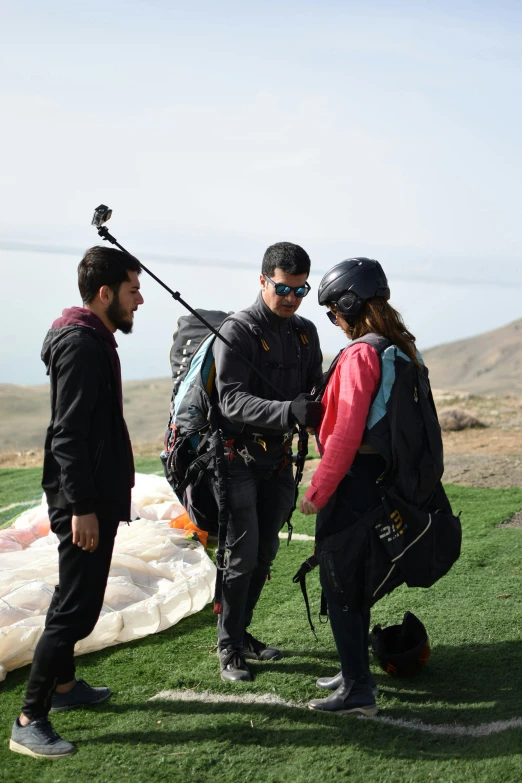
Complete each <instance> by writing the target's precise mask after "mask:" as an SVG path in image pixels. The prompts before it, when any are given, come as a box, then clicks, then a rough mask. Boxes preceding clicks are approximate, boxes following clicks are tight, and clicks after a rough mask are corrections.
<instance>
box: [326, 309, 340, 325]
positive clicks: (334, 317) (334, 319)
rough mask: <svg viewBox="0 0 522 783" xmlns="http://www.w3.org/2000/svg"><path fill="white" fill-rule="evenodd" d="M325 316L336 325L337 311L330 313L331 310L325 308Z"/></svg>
mask: <svg viewBox="0 0 522 783" xmlns="http://www.w3.org/2000/svg"><path fill="white" fill-rule="evenodd" d="M326 317H327V318H329V319H330V321H331V322H332V323H333V325H334V326H337V313H332V311H331V310H327V312H326Z"/></svg>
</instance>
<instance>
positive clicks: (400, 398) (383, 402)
mask: <svg viewBox="0 0 522 783" xmlns="http://www.w3.org/2000/svg"><path fill="white" fill-rule="evenodd" d="M357 343H367V344H369V345H371V346H373V348H374V349H375V350H376V352H377V354H378V355H379V359H380V364H381V381H380V385H379V388H378V390H377V393H376V395H375V397H374V399H373V402H372V405H371V407H370V411H369V414H368V418H367V421H366V430H365V433H364V436H363V440H362V442H363V443H364V444H365V445H367V446H370V447H371V448H372V450H373V451H374V452H375V453H377V454H380V455H381V456H382V457H383V458H384V460H385V463H386V467H385V470H384V471H383V473H382V474H381V475H380V476H379V478H378V479H377V485H378V488H379V490H380V495H381V503H380V505H378V506H377V507H376V508H374V509H370V510H369V511H368V512H367V513H366V514H363V515H362V516H361V517H360V518H359V519H357V520H356V522H354V523H353V524H352V525H349V526H347V527H346V528H345V529H343V530H342V531H341V532H338V533H335V534H333V535H325V536H324V537H321V536H318V537H317V538H316V548H315V552H314V554H313V555H312V557H310V558H308V560H306V561H305V562H304V563H303V564H302V565H301V567H300V569H299V571H298V572H297V574H296V575H295V576H294V579H293V581H294V583H299V584H300V586H301V590H302V592H303V596H304V599H305V604H306V607H307V614H308V622H309V624H310V627H311V629H312V632H313V633H314V635H315V629H314V627H313V623H312V620H311V614H310V608H309V602H308V597H307V595H306V574H307V573H309V572H310V571H311V570H312V569H313V568H315V566H317V565H318V564H321V565H322V566H323V567H324V574H325V577H326V578H327V579H328V583H329V586H330V589H331V592H332V594H334V595H335V596H336V603H338V604H339V605H340V606H341V607H343V608H346V609H355V608H362V607H367V608H369V607H371V606H372V605H373V604H374V603H375V602H376V601H378V600H379V598H381V597H382V596H384V595H386V594H387V593H390V592H391V591H392V590H394V589H395V588H396V587H398V585H400V584H402V583H404V582H405V583H406V585H407V586H408V587H431V585H433V584H434V583H435V582H436V581H437V580H438V579H440V578H441V577H442V576H444V575H445V574H446V573H447V572H448V571H449V570H450V568H451V566H452V565H453V564H454V563H455V561H456V560H457V559H458V558H459V556H460V545H461V538H462V531H461V524H460V519H459V517H457V516H454V515H453V513H452V510H451V506H450V503H449V501H448V499H447V497H446V494H445V492H444V489H443V487H442V484H441V477H442V473H443V470H444V464H443V448H442V435H441V430H440V425H439V422H438V419H437V413H436V409H435V403H434V401H433V396H432V393H431V388H430V383H429V378H428V370H427V368H426V367H425V366H424V365H423V364H422V360H421V359H420V356H418V359H419V366H417V364H416V363H415V362H413V361H412V360H411V359H410V357H409V356H407V355H406V354H404V353H403V352H402V351H401V350H400V349H399V348H398V347H397V346H395V345H392V344H391V343H390V341H389V340H387V339H385V338H384V337H382V336H380V335H376V334H367V335H365V336H364V337H361V338H359V339H358V340H354V341H353V342H352V343H351V344H350V346H348V348H345V349H344V350H350V348H351V346H352V345H354V344H357ZM341 353H342V351H341ZM341 353H339V354H338V356H337V357H336V358H335V359H334V362H333V363H332V365H331V367H330V369H329V370H328V371H327V372H326V373H325V375H324V377H323V380H322V383H321V384H320V385H319V386H318V387H317V388H316V389H314V390H313V392H312V393H313V394H314V395H315V396H316V399H317V398H319V399H320V398H321V397H322V395H323V393H324V389H325V388H326V385H327V383H328V381H329V379H330V377H331V375H332V373H333V372H334V370H335V367H336V366H337V362H338V361H339V357H340V355H341ZM325 614H326V602H325V600H324V596H322V599H321V611H320V616H322V615H325Z"/></svg>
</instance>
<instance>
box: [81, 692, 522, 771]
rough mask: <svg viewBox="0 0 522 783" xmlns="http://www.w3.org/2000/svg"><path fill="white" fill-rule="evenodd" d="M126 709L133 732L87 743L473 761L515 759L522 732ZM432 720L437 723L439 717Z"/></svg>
mask: <svg viewBox="0 0 522 783" xmlns="http://www.w3.org/2000/svg"><path fill="white" fill-rule="evenodd" d="M127 710H131V711H133V712H134V713H135V715H136V719H135V728H134V729H133V730H132V731H129V732H126V731H124V732H121V731H110V732H108V733H106V734H104V735H103V736H98V737H94V738H92V739H91V740H89V744H92V743H94V744H99V745H109V746H110V745H111V744H113V743H116V744H123V745H139V746H140V747H143V748H144V746H149V747H152V748H157V749H158V751H159V750H160V749H162V748H165V746H178V747H183V748H188V747H190V744H191V743H196V744H197V743H199V742H201V740H202V738H204V742H205V743H211V744H212V745H213V746H214V748H215V751H216V752H217V751H218V750H219V747H220V746H226V747H227V749H228V751H231V750H232V748H233V746H238V747H248V746H252V747H263V748H274V749H276V748H287V749H288V751H289V753H291V752H292V751H295V750H299V749H303V750H304V749H313V748H316V749H319V748H325V747H326V748H332V750H334V749H335V751H336V752H338V751H339V750H340V749H341V750H342V747H343V745H346V746H348V745H351V746H356V747H359V748H361V749H365V750H366V751H367V752H370V753H371V754H372V755H375V756H378V757H380V758H382V757H389V758H393V759H397V758H400V759H413V760H416V761H418V760H419V759H420V758H423V759H431V760H435V759H436V760H448V759H468V760H472V759H473V760H478V759H488V758H496V757H503V756H506V757H507V756H513V755H518V754H519V753H520V729H516V728H513V729H509V730H507V731H504V732H501V733H498V734H494V735H491V736H487V737H480V738H476V737H462V736H446V735H445V736H431V735H428V734H426V733H423V732H420V731H417V730H413V729H407V728H404V727H396V726H390V725H387V724H383V723H380V722H379V721H378V720H372V719H358V718H356V717H352V716H341V715H324V714H321V713H319V712H313V711H311V710H307V709H303V708H291V707H279V706H269V705H262V704H234V703H229V704H226V703H212V702H207V703H202V702H183V701H172V702H169V701H153V702H147V703H145V704H129V705H126V707H123V706H117V707H115V709H114V713H115V714H122V713H125V712H126V711H127ZM386 714H388V712H386ZM432 717H434V716H433V715H432ZM436 717H437V718H439V719H440V718H441V716H440V715H439V714H437V715H436ZM160 719H161V722H162V724H163V725H162V727H161V728H159V727H157V726H155V727H154V728H149V726H150V723H151V721H153V722H154V724H158V722H159V720H160ZM143 724H146V725H143Z"/></svg>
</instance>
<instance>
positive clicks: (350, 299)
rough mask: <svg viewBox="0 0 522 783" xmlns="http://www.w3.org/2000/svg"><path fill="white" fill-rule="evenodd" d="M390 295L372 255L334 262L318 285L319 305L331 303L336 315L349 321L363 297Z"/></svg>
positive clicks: (358, 307) (355, 313) (359, 306)
mask: <svg viewBox="0 0 522 783" xmlns="http://www.w3.org/2000/svg"><path fill="white" fill-rule="evenodd" d="M372 296H382V297H383V298H384V299H389V298H390V289H389V288H388V280H387V279H386V275H385V274H384V272H383V269H382V266H381V265H380V264H379V262H378V261H375V260H374V259H372V258H348V259H347V260H346V261H341V263H340V264H336V265H335V266H334V267H333V268H332V269H330V271H329V272H327V273H326V274H325V276H324V277H323V279H322V280H321V282H320V284H319V291H318V299H319V304H320V305H326V304H330V303H335V304H336V305H337V310H338V312H339V315H342V316H343V318H346V319H347V320H348V321H349V322H350V320H353V319H355V318H357V316H358V315H359V313H360V312H361V309H362V306H363V304H364V302H365V300H366V299H371V297H372Z"/></svg>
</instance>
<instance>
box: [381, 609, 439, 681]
mask: <svg viewBox="0 0 522 783" xmlns="http://www.w3.org/2000/svg"><path fill="white" fill-rule="evenodd" d="M370 644H371V647H372V651H373V654H374V656H375V657H376V659H377V660H378V662H379V664H380V666H381V668H382V669H384V671H385V672H388V674H391V675H393V676H395V677H411V676H412V675H414V674H417V673H418V672H420V670H421V669H423V668H424V667H425V666H426V664H427V662H428V658H429V657H430V654H431V648H430V643H429V640H428V634H427V632H426V628H425V627H424V625H423V624H422V623H421V621H420V620H419V619H418V617H415V615H414V614H413V613H412V612H406V614H405V615H404V619H403V621H402V625H390V626H388V628H381V626H380V625H376V626H375V628H374V629H373V631H372V632H371V634H370Z"/></svg>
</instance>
